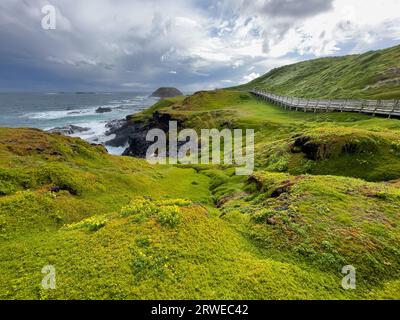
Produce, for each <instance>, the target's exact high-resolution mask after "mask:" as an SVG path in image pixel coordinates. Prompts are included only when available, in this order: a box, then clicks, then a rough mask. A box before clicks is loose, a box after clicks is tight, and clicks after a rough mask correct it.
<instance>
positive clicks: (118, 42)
mask: <svg viewBox="0 0 400 320" xmlns="http://www.w3.org/2000/svg"><path fill="white" fill-rule="evenodd" d="M49 4H50V5H53V6H54V7H55V9H56V29H55V30H44V29H43V28H42V18H43V17H44V16H45V14H43V13H42V8H43V7H44V6H45V5H49ZM0 43H1V46H0V90H1V91H10V90H18V91H51V90H58V91H60V90H63V91H69V90H72V91H76V90H93V91H149V90H152V89H153V88H155V87H158V86H165V85H168V86H176V87H178V88H180V89H182V90H184V91H186V92H190V91H195V90H199V89H212V88H216V87H226V86H232V85H235V84H239V83H244V82H247V81H249V80H251V79H253V78H255V77H257V76H259V75H262V74H264V73H265V72H267V71H268V70H270V69H271V68H274V67H277V66H281V65H285V64H289V63H293V62H296V61H301V60H307V59H311V58H315V57H321V56H330V55H343V54H351V53H359V52H364V51H368V50H371V49H379V48H384V47H389V46H392V45H396V44H399V43H400V0H226V1H224V0H220V1H217V0H215V1H213V0H171V1H168V0H80V1H78V0H51V1H46V0H1V1H0Z"/></svg>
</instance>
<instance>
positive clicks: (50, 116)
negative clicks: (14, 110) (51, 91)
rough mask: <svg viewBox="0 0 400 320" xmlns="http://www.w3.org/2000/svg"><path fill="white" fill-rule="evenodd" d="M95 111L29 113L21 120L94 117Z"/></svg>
mask: <svg viewBox="0 0 400 320" xmlns="http://www.w3.org/2000/svg"><path fill="white" fill-rule="evenodd" d="M94 114H96V110H95V109H94V110H93V109H71V110H57V111H45V112H31V113H25V114H24V115H22V117H23V118H28V119H45V120H46V119H48V120H54V119H61V118H68V117H80V116H85V115H94Z"/></svg>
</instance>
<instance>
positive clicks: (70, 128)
mask: <svg viewBox="0 0 400 320" xmlns="http://www.w3.org/2000/svg"><path fill="white" fill-rule="evenodd" d="M89 130H90V128H86V127H79V126H74V125H73V124H71V125H67V126H64V127H56V128H53V129H50V130H48V132H50V133H59V134H64V135H67V134H74V133H78V132H85V131H89Z"/></svg>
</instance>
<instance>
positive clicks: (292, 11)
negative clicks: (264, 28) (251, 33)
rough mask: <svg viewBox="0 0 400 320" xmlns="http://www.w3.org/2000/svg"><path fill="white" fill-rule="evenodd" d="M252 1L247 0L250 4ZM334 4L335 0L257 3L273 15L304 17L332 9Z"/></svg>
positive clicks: (280, 0) (292, 0)
mask: <svg viewBox="0 0 400 320" xmlns="http://www.w3.org/2000/svg"><path fill="white" fill-rule="evenodd" d="M251 2H252V1H250V0H247V4H248V5H249V6H251ZM253 3H254V1H253ZM256 3H257V2H256ZM332 4H333V0H303V1H298V0H265V1H261V2H259V3H257V4H256V8H257V9H258V10H259V12H260V13H263V14H265V15H268V16H272V17H292V18H303V17H309V16H313V15H316V14H318V13H321V12H326V11H328V10H331V9H332V8H333V6H332Z"/></svg>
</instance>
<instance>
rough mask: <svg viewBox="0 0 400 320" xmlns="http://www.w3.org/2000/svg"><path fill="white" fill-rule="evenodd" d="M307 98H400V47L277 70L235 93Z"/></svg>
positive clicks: (301, 63) (302, 63) (315, 61)
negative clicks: (260, 92)
mask: <svg viewBox="0 0 400 320" xmlns="http://www.w3.org/2000/svg"><path fill="white" fill-rule="evenodd" d="M254 87H257V88H263V89H266V90H269V91H271V92H275V93H279V94H285V95H292V96H298V97H306V98H333V99H339V98H365V99H399V98H400V46H396V47H392V48H389V49H384V50H379V51H370V52H367V53H364V54H359V55H350V56H344V57H329V58H321V59H316V60H310V61H305V62H299V63H296V64H292V65H288V66H284V67H280V68H276V69H274V70H271V71H270V72H268V73H267V74H265V75H263V76H261V77H259V78H257V79H255V80H253V81H251V82H249V83H247V84H245V85H243V86H239V87H237V88H236V89H250V88H254Z"/></svg>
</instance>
